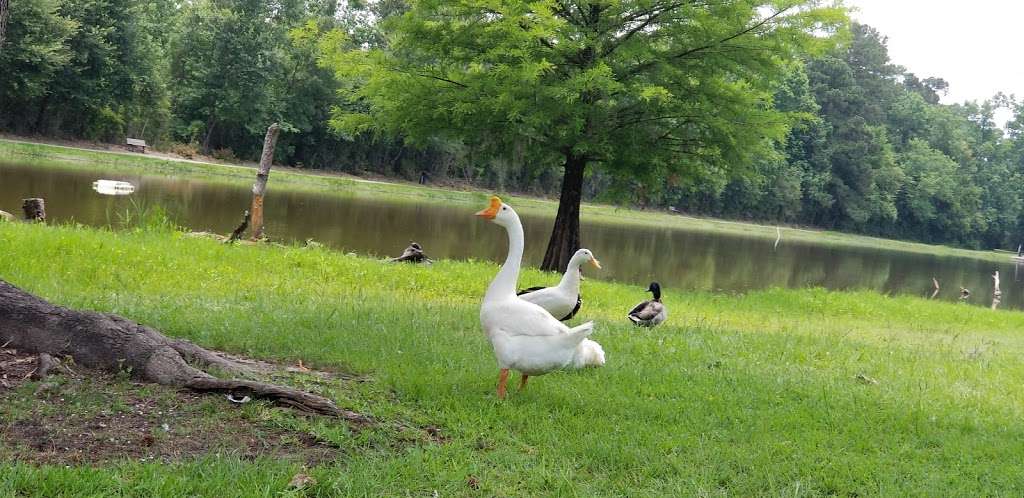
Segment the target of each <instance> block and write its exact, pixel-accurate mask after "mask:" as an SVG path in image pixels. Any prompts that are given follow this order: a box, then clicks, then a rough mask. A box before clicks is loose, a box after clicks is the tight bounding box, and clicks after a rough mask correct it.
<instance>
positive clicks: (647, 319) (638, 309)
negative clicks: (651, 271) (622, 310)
mask: <svg viewBox="0 0 1024 498" xmlns="http://www.w3.org/2000/svg"><path fill="white" fill-rule="evenodd" d="M647 292H650V293H651V294H653V295H654V299H651V300H650V301H644V302H642V303H640V304H638V305H636V306H634V307H633V309H632V310H630V311H629V314H628V315H626V318H629V319H630V321H632V322H633V323H634V324H635V325H640V326H642V327H653V326H655V325H657V324H659V323H661V322H664V321H665V319H666V318H668V311H667V310H666V309H665V305H664V304H662V303H661V286H660V285H658V282H651V285H650V286H649V287H647Z"/></svg>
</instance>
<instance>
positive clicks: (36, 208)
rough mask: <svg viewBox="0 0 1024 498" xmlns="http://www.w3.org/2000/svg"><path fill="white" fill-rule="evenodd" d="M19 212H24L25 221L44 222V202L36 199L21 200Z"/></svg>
mask: <svg viewBox="0 0 1024 498" xmlns="http://www.w3.org/2000/svg"><path fill="white" fill-rule="evenodd" d="M21 210H22V211H24V212H25V220H26V221H38V222H44V221H46V202H45V201H43V200H42V199H40V198H38V197H33V198H31V199H22V200H21Z"/></svg>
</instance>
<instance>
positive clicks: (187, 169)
mask: <svg viewBox="0 0 1024 498" xmlns="http://www.w3.org/2000/svg"><path fill="white" fill-rule="evenodd" d="M0 161H9V162H16V163H27V164H33V165H38V166H39V167H57V168H84V169H96V170H102V171H108V172H121V173H128V174H145V175H163V176H188V177H189V178H192V179H198V180H203V181H207V182H210V183H230V184H235V185H237V184H248V183H251V182H252V181H253V177H254V173H253V168H251V167H249V166H233V165H225V164H214V163H202V162H197V161H184V160H172V159H166V158H157V157H151V156H145V155H140V154H129V153H115V152H106V151H93V150H83V149H74V148H69V147H60V146H54V145H46V144H37V143H27V142H16V141H10V140H3V139H0ZM271 177H272V179H271V181H270V185H271V190H274V189H288V190H298V191H310V192H327V193H331V194H335V195H349V196H367V197H374V198H381V197H386V198H389V199H393V200H395V201H402V202H423V201H430V202H444V203H456V204H463V205H470V204H471V205H473V206H477V205H479V204H481V201H482V200H484V199H485V198H486V196H487V195H490V192H482V191H472V190H465V191H463V190H455V189H451V188H438V187H430V186H421V185H414V184H408V183H397V182H379V181H367V180H363V179H359V178H356V177H352V176H344V175H332V174H325V173H323V172H310V171H303V170H296V169H292V168H280V167H278V168H276V169H275V170H274V171H273V173H272V174H271ZM502 195H503V198H505V199H506V200H509V202H510V203H514V204H515V206H516V210H517V211H519V212H521V213H531V214H540V215H544V216H549V217H553V216H554V213H555V211H556V210H557V202H556V201H554V200H549V199H541V198H536V197H529V196H518V195H510V194H502ZM582 217H583V219H584V220H587V221H591V222H601V223H614V224H639V225H647V226H654V227H659V228H665V227H672V228H678V229H682V230H696V231H710V232H720V233H731V234H739V235H746V236H753V237H760V238H764V239H772V240H774V239H775V238H776V236H777V232H776V227H774V226H765V225H758V224H754V223H743V222H735V221H726V220H716V219H710V218H695V217H689V216H681V215H676V214H670V213H666V212H661V211H641V210H635V209H627V208H622V207H618V206H610V205H602V204H593V203H585V204H584V205H583V207H582ZM781 235H782V237H783V239H784V240H787V241H803V242H812V243H817V244H832V245H838V246H851V247H869V248H883V249H889V250H894V251H907V252H915V253H922V254H937V255H941V256H950V257H968V258H978V259H986V260H990V261H998V262H1006V261H1007V260H1008V259H1009V255H1007V254H1005V253H995V252H991V251H972V250H967V249H959V248H952V247H947V246H937V245H928V244H920V243H915V242H905V241H896V240H889V239H880V238H875V237H866V236H861V235H851V234H845V233H839V232H829V231H820V230H807V229H801V228H792V227H790V228H782V229H781Z"/></svg>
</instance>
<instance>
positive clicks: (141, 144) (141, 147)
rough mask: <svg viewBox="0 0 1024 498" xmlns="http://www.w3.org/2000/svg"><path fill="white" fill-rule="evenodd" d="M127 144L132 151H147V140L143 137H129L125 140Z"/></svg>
mask: <svg viewBox="0 0 1024 498" xmlns="http://www.w3.org/2000/svg"><path fill="white" fill-rule="evenodd" d="M125 145H126V146H127V147H128V150H130V151H132V152H141V153H143V154H145V153H146V147H147V145H146V141H145V140H142V139H141V138H129V139H127V140H125Z"/></svg>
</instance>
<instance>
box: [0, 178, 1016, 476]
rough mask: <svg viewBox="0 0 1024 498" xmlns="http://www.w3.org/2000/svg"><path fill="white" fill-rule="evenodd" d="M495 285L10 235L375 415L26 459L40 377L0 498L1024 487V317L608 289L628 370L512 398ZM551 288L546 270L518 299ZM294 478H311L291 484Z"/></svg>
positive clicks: (766, 295) (337, 263)
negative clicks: (93, 460) (659, 301)
mask: <svg viewBox="0 0 1024 498" xmlns="http://www.w3.org/2000/svg"><path fill="white" fill-rule="evenodd" d="M282 176H283V175H282ZM274 179H277V178H274ZM325 181H327V180H325ZM330 181H339V182H341V181H346V180H340V179H332V180H330ZM272 182H273V180H272ZM396 188H399V187H396ZM400 188H406V187H404V186H403V187H400ZM452 195H455V194H452ZM459 195H471V194H459ZM538 202H539V201H538ZM494 236H495V237H504V234H503V233H501V231H500V230H499V229H497V228H495V234H494ZM496 271H497V266H496V265H494V264H492V263H486V262H472V261H470V262H459V261H440V262H438V263H436V264H434V265H433V266H430V267H419V266H404V265H389V264H384V263H381V262H380V261H376V260H372V259H368V258H361V257H356V256H347V255H344V254H341V253H338V252H333V251H328V250H324V249H315V248H314V249H305V248H299V247H273V246H260V247H252V246H226V245H223V244H219V243H216V242H214V241H211V240H205V239H193V238H188V237H185V236H184V235H182V234H180V233H176V232H170V231H166V230H159V229H149V230H145V229H139V230H133V231H126V232H119V233H113V232H109V231H104V230H98V229H91V228H81V227H45V226H33V225H25V224H0V278H3V279H5V280H7V281H9V282H11V283H13V284H15V285H18V286H20V287H22V288H23V289H26V290H28V291H31V292H34V293H37V294H39V295H41V296H43V297H45V298H47V299H50V300H52V301H54V302H56V303H59V304H62V305H66V306H69V307H74V308H84V309H94V310H99V311H105V312H113V313H118V314H121V315H124V316H126V317H128V318H131V319H133V320H136V321H139V322H142V323H145V324H147V325H150V326H153V327H155V328H157V329H159V330H162V331H164V332H165V333H167V334H169V335H173V336H177V337H186V338H189V339H191V340H194V341H196V342H198V343H199V344H200V345H202V346H205V347H209V348H215V349H222V350H226V351H230V352H234V353H239V354H244V355H249V356H252V357H257V358H262V359H269V360H277V361H281V362H285V363H294V362H296V361H298V360H300V359H301V360H303V362H304V363H306V364H308V365H311V366H314V367H318V368H322V369H325V370H331V371H340V372H348V373H352V374H355V375H357V376H359V377H358V378H359V379H360V380H359V381H357V380H344V381H339V382H333V383H328V384H310V388H312V389H314V390H317V391H319V392H322V393H324V394H326V395H328V396H330V397H332V398H334V399H336V400H337V401H338V403H339V404H340V405H341V406H343V407H345V408H348V409H352V410H355V411H358V412H361V413H364V414H367V415H371V416H372V417H374V419H375V420H377V424H375V425H374V426H372V427H369V428H354V427H349V426H348V425H346V424H344V423H341V422H335V421H329V420H323V419H315V418H306V417H303V416H301V415H297V414H295V413H293V412H291V411H289V410H285V409H281V408H275V407H271V406H266V405H262V404H255V405H253V406H251V407H249V408H246V409H245V410H246V411H245V412H243V413H241V414H240V415H237V417H241V419H242V420H245V421H249V422H251V423H252V424H253V427H254V430H259V431H278V432H279V431H285V430H286V431H290V432H292V433H300V434H305V435H308V436H309V437H312V438H314V439H315V440H316V441H318V442H319V444H324V445H329V446H330V447H332V448H334V449H335V450H336V452H337V453H336V457H335V458H333V459H327V460H322V459H321V460H317V461H313V462H311V461H310V460H308V459H304V458H302V457H299V458H289V457H288V456H287V455H285V456H281V455H275V454H274V453H273V452H271V453H268V454H267V455H266V456H258V455H248V454H239V453H237V452H230V451H211V452H208V453H205V454H202V455H198V456H196V455H193V456H190V457H188V458H182V459H176V458H158V459H156V460H144V461H143V460H140V459H139V458H131V459H127V458H126V459H123V460H118V459H114V460H109V461H105V462H103V463H100V464H93V465H86V464H75V465H70V466H64V465H61V464H60V463H58V462H51V463H29V462H27V461H26V460H25V459H24V458H21V459H19V458H17V456H16V455H19V454H22V453H20V452H23V451H24V448H15V447H13V445H12V443H11V442H10V438H9V437H7V436H5V434H6V435H9V433H10V432H11V431H12V427H16V426H20V425H19V424H24V423H26V420H27V419H32V418H39V417H42V416H46V415H47V413H48V412H47V410H51V408H49V407H50V405H49V404H47V403H44V402H42V401H39V400H37V399H35V398H36V397H37V396H36V395H35V394H34V393H35V391H36V390H37V389H38V388H39V386H37V385H35V384H33V383H29V384H26V385H23V386H22V387H20V388H18V390H17V391H15V392H7V393H6V394H5V393H4V392H3V390H2V389H0V401H4V402H3V403H0V496H8V495H15V496H22V495H26V496H58V495H61V494H63V495H65V496H72V495H74V496H82V495H85V496H191V495H203V496H252V495H268V496H269V495H289V494H291V495H302V494H308V495H311V496H334V495H349V496H351V495H355V496H363V495H370V496H432V495H433V494H434V492H435V491H436V492H437V494H438V495H439V496H567V495H575V496H623V495H628V496H755V495H771V496H775V495H786V496H818V495H839V496H853V495H858V496H866V495H870V496H878V495H885V496H915V495H919V496H992V495H1003V496H1021V495H1022V494H1024V423H1022V420H1024V363H1022V362H1021V357H1022V353H1024V313H1019V312H1012V311H991V310H988V309H984V308H981V307H974V306H961V305H955V304H952V303H937V302H929V301H926V300H923V299H918V298H913V297H886V296H882V295H878V294H874V293H868V292H854V293H838V292H827V291H823V290H817V289H808V290H767V291H760V292H754V293H750V294H747V295H722V294H709V293H687V294H676V293H669V294H667V295H666V296H665V300H666V304H667V306H668V308H669V310H670V312H669V321H668V322H667V324H666V325H664V326H661V327H658V328H655V329H653V330H648V329H637V328H633V327H632V326H630V325H629V324H628V323H627V321H626V320H625V319H624V315H625V313H626V311H627V310H628V309H629V308H630V307H631V306H632V305H633V304H635V302H636V301H638V300H639V299H640V298H641V297H642V294H641V293H640V292H639V289H638V288H637V287H635V286H624V285H617V284H613V283H606V282H598V281H591V280H588V281H586V282H584V286H583V289H584V299H585V303H584V306H583V309H582V310H581V312H580V314H579V318H577V319H576V320H575V321H574V323H578V322H580V321H581V320H583V319H594V320H596V322H597V331H596V332H595V333H594V335H593V336H592V338H593V339H595V340H597V341H598V342H600V343H601V344H602V345H603V346H604V349H605V351H606V353H607V358H608V364H607V365H606V366H605V367H603V368H599V369H590V370H585V371H576V372H560V373H553V374H550V375H547V376H543V377H540V378H536V379H534V380H532V381H531V382H530V385H529V388H528V389H527V390H526V391H524V392H522V393H513V394H511V395H510V397H509V399H508V400H506V401H505V402H499V401H498V400H497V399H496V398H495V395H494V386H495V381H496V377H497V368H496V366H495V362H494V359H493V355H492V353H491V351H490V346H489V344H488V343H487V341H486V339H485V337H484V335H483V333H482V332H481V330H480V326H479V322H478V316H477V315H478V305H479V301H480V299H481V296H482V295H483V292H484V289H485V288H486V286H487V284H488V282H489V281H490V279H491V278H492V277H493V276H494V274H495V273H496ZM555 279H556V277H555V276H553V275H545V274H542V273H540V272H537V271H532V270H529V271H526V272H525V273H524V275H523V277H522V278H521V280H520V284H521V285H522V286H528V285H536V284H542V283H550V282H552V281H554V280H555ZM60 382H62V385H60V386H57V387H55V388H54V389H57V390H58V393H60V392H61V391H60V389H71V388H72V387H74V386H71V384H72V383H70V382H69V381H60ZM117 382H121V384H116V385H117V386H119V387H117V389H122V388H124V389H127V388H128V387H132V385H131V384H130V383H128V381H127V380H120V381H117ZM124 383H127V384H124ZM142 388H143V387H136V389H142ZM147 389H149V388H147ZM153 389H155V388H153ZM155 391H160V390H159V389H155ZM117 392H120V391H117ZM115 394H116V392H115ZM173 395H175V393H162V392H157V393H156V394H154V395H153V396H155V397H156V399H157V400H164V401H163V402H164V403H169V402H168V401H166V400H168V399H171V398H168V397H169V396H173ZM50 396H52V395H50ZM61 396H62V399H64V400H65V401H66V400H68V399H79V398H82V396H81V395H77V396H78V398H75V397H74V396H75V395H74V394H73V393H71V394H68V395H67V396H66V397H64V396H63V395H61ZM86 397H87V396H86ZM47 399H51V398H47ZM198 403H202V404H203V405H202V406H208V408H202V407H200V408H197V409H194V410H186V411H189V412H190V415H189V416H190V417H193V418H192V419H189V420H199V421H203V420H206V422H205V423H201V422H195V423H194V427H196V429H195V430H194V431H193V433H192V436H193V437H198V438H202V437H203V431H209V432H210V433H211V435H210V437H211V438H212V437H214V436H213V434H212V433H213V432H216V431H218V430H219V426H220V424H222V423H224V424H227V423H228V422H230V423H231V424H235V423H236V422H237V418H232V419H231V420H230V421H225V419H224V418H223V417H226V415H223V414H222V413H221V412H222V411H224V410H229V409H231V407H230V406H227V405H228V404H227V402H226V401H223V400H222V399H219V398H216V397H213V398H205V399H204V400H202V401H199V402H198ZM96 404H97V401H95V400H93V401H89V400H87V399H83V400H82V401H81V403H79V404H76V405H75V406H76V407H78V408H77V409H78V410H80V411H81V412H82V413H92V412H94V411H95V410H97V409H98V408H97V407H96V406H94V405H96ZM104 404H106V402H104ZM172 404H173V403H172ZM217 417H222V418H217ZM232 426H234V425H232ZM154 430H156V429H154ZM5 437H6V439H5ZM163 437H174V436H163ZM58 453H59V451H58ZM162 460H166V461H167V462H163V461H162ZM304 467H305V468H304ZM298 472H306V473H308V474H310V475H311V476H313V477H314V478H315V479H316V481H317V482H316V484H315V485H313V486H310V487H307V488H305V489H304V490H301V491H289V490H288V488H287V484H288V481H289V479H291V477H292V476H293V475H294V474H296V473H298Z"/></svg>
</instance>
